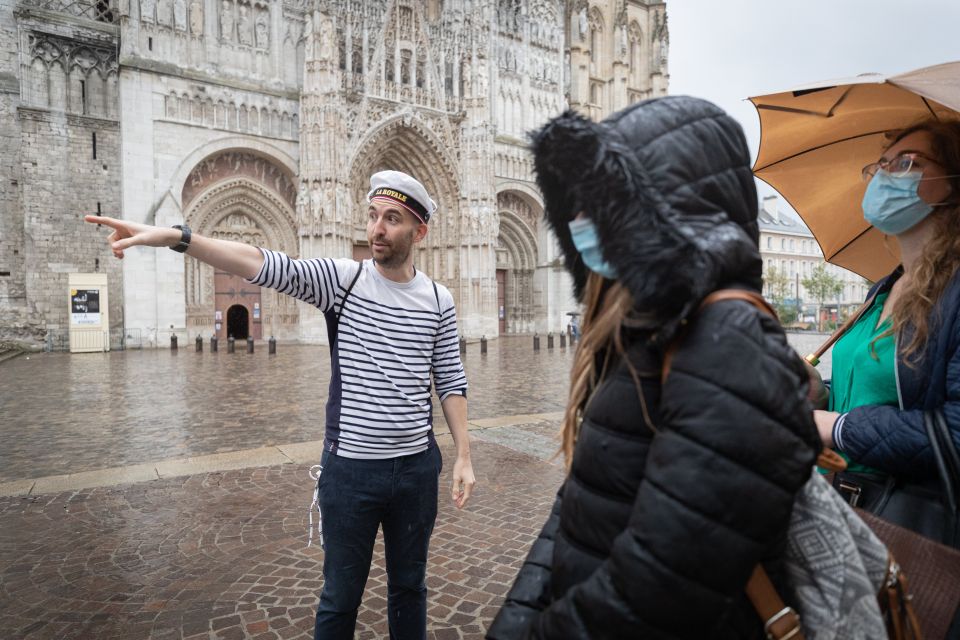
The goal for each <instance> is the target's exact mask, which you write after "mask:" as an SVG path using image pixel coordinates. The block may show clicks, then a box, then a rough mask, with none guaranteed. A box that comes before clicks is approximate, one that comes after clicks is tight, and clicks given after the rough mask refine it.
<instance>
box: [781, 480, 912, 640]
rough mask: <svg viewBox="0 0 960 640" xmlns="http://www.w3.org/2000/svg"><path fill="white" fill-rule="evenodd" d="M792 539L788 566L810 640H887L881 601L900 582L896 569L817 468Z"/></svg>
mask: <svg viewBox="0 0 960 640" xmlns="http://www.w3.org/2000/svg"><path fill="white" fill-rule="evenodd" d="M788 538H789V543H788V547H787V556H786V567H787V571H788V574H789V576H790V587H791V588H792V589H793V592H794V598H793V600H794V602H796V603H797V609H798V613H799V614H800V624H801V627H802V628H803V633H804V636H805V637H806V638H807V640H810V639H816V640H845V639H847V638H851V639H852V638H863V639H869V640H874V639H876V638H886V637H887V628H886V624H885V621H884V614H883V613H881V611H880V605H879V602H878V600H877V596H878V594H880V593H881V590H882V589H884V587H885V586H886V585H885V582H886V581H887V580H888V579H890V578H893V579H896V577H897V568H896V565H895V564H893V565H892V567H891V557H890V553H889V551H888V550H887V547H886V546H885V545H884V544H883V542H881V541H880V539H879V538H878V537H877V536H876V535H875V534H874V533H873V531H872V530H871V529H870V527H868V526H867V524H866V523H865V522H864V521H863V520H862V519H861V518H860V516H858V515H857V514H856V512H855V511H854V510H853V509H852V508H851V507H850V505H849V504H847V503H846V502H845V501H844V500H843V498H842V497H841V496H840V494H839V493H837V492H836V491H835V490H834V489H833V487H831V486H830V485H829V484H828V483H827V481H826V480H824V478H823V476H822V475H820V474H819V473H818V472H817V471H816V469H814V471H813V475H812V477H811V478H810V480H809V481H808V482H807V484H806V485H804V487H803V489H802V490H801V491H800V493H799V494H798V495H797V499H796V501H795V502H794V506H793V514H792V515H791V517H790V528H789V531H788ZM888 569H892V570H893V571H892V573H893V575H891V576H888Z"/></svg>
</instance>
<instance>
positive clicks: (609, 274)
mask: <svg viewBox="0 0 960 640" xmlns="http://www.w3.org/2000/svg"><path fill="white" fill-rule="evenodd" d="M570 235H571V238H572V240H573V246H575V247H576V248H577V251H579V252H580V257H581V258H583V264H585V265H587V268H588V269H590V271H593V272H594V273H598V274H600V275H601V276H603V277H604V278H607V279H608V280H616V279H617V270H616V269H615V268H614V267H613V265H612V264H610V263H609V262H607V261H606V260H604V259H603V254H602V253H600V238H599V237H598V236H597V227H596V226H595V225H594V224H593V221H592V220H590V219H589V218H580V219H579V220H573V221H572V222H570Z"/></svg>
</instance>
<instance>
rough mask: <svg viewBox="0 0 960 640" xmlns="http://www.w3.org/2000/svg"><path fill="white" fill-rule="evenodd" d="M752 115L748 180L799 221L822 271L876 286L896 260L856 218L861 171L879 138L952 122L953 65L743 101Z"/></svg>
mask: <svg viewBox="0 0 960 640" xmlns="http://www.w3.org/2000/svg"><path fill="white" fill-rule="evenodd" d="M750 101H751V102H753V104H754V106H755V107H756V108H757V112H758V113H759V115H760V151H759V153H758V154H757V161H756V163H755V164H754V166H753V171H754V174H755V175H756V176H757V177H758V178H760V179H761V180H763V181H764V182H766V183H767V184H769V185H770V186H771V187H773V188H774V189H776V190H777V191H778V192H779V193H780V194H781V195H782V196H783V197H784V198H786V200H787V201H788V202H789V203H790V205H791V206H792V207H793V208H794V209H795V210H796V211H797V213H799V214H800V217H801V218H803V221H804V222H805V223H806V224H807V227H809V229H810V231H811V232H812V233H813V235H814V237H815V238H816V239H817V242H818V243H819V244H820V249H821V250H822V251H823V256H824V258H825V259H826V260H827V262H831V263H833V264H836V265H838V266H841V267H844V268H846V269H849V270H851V271H854V272H856V273H859V274H860V275H862V276H864V277H865V278H867V279H868V280H873V281H876V280H878V279H880V278H881V277H883V276H885V275H886V274H887V273H889V272H890V271H891V270H892V269H893V268H894V267H895V266H896V265H897V264H898V263H899V261H900V258H899V256H898V255H896V251H897V247H896V243H893V242H891V243H886V242H885V241H884V240H885V239H884V236H883V234H882V233H880V232H879V231H877V230H876V229H874V228H873V227H872V226H870V225H869V224H868V223H867V222H866V221H865V220H864V219H863V211H862V209H861V206H860V202H861V200H862V199H863V192H864V190H865V189H866V187H867V185H866V183H865V182H863V181H862V180H861V178H860V170H861V169H862V168H863V167H864V165H866V164H869V163H871V162H875V161H876V160H877V159H878V158H879V157H880V154H881V153H882V152H883V149H884V147H886V146H887V144H888V143H889V141H888V140H887V139H886V138H885V136H884V134H885V133H886V132H888V131H891V130H896V129H902V128H904V127H907V126H909V125H911V124H913V123H914V122H916V121H918V120H921V119H923V118H929V117H935V118H938V119H952V118H960V62H950V63H946V64H941V65H937V66H934V67H926V68H923V69H917V70H916V71H911V72H908V73H903V74H900V75H896V76H882V75H878V74H866V75H862V76H857V77H855V78H848V79H845V80H835V81H831V82H820V83H817V84H813V85H808V86H804V87H799V88H796V89H793V90H790V91H784V92H781V93H773V94H769V95H765V96H758V97H755V98H750Z"/></svg>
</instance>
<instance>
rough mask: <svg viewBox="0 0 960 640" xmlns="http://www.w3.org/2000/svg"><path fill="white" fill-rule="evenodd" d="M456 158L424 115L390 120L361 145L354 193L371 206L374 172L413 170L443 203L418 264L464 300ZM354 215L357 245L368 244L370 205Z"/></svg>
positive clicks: (354, 173) (352, 186)
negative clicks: (428, 126)
mask: <svg viewBox="0 0 960 640" xmlns="http://www.w3.org/2000/svg"><path fill="white" fill-rule="evenodd" d="M456 166H457V163H456V160H455V159H454V158H452V157H451V156H450V154H449V153H448V152H447V150H446V148H445V147H444V145H442V144H441V143H440V142H439V141H438V140H437V139H436V136H435V135H434V134H433V133H432V132H431V131H430V130H429V129H428V128H427V127H426V124H425V123H424V122H423V121H421V120H420V119H419V118H410V117H403V116H398V117H395V118H392V119H390V120H388V121H387V122H386V123H384V124H382V125H381V126H379V127H378V128H376V129H375V130H374V131H372V132H371V133H370V134H369V135H368V136H367V137H366V139H365V140H364V141H363V142H362V143H361V144H360V145H359V146H358V148H357V152H356V153H355V155H354V159H353V160H352V163H351V170H350V191H351V195H352V198H353V202H356V203H358V205H365V203H366V196H367V192H368V191H369V190H370V176H371V175H373V174H374V173H376V172H377V171H383V170H385V169H393V170H396V171H403V172H404V173H408V174H410V175H412V176H413V177H415V178H416V179H417V180H419V181H420V182H421V183H423V185H424V187H426V189H427V192H428V193H430V195H431V196H432V197H433V199H434V200H435V201H436V202H437V213H436V216H435V217H434V218H433V219H432V220H431V221H430V232H429V233H428V234H427V237H426V238H425V239H424V241H423V242H421V243H420V244H419V245H418V246H417V249H416V250H415V251H416V253H415V255H414V262H415V263H416V265H417V267H418V268H420V269H422V270H423V271H425V272H426V273H427V274H429V275H430V276H431V277H432V278H434V279H435V280H437V281H438V282H441V283H443V284H444V285H445V286H447V288H449V289H450V292H451V293H452V294H453V296H454V300H455V302H459V286H457V285H458V284H459V279H460V238H461V230H460V223H461V220H460V187H459V183H458V180H457V177H456V175H455V174H454V173H453V168H455V167H456ZM355 209H356V210H355V212H354V215H355V216H356V217H355V218H354V222H355V229H356V235H355V236H354V246H355V253H356V252H357V249H356V247H357V245H360V246H365V245H366V207H365V206H357V207H356V208H355Z"/></svg>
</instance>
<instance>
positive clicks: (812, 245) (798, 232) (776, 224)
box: [759, 196, 870, 318]
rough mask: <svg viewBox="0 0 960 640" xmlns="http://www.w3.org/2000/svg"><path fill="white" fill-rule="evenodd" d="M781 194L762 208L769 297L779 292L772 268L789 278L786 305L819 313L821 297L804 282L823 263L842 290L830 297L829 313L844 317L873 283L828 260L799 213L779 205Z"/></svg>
mask: <svg viewBox="0 0 960 640" xmlns="http://www.w3.org/2000/svg"><path fill="white" fill-rule="evenodd" d="M777 205H778V198H777V196H767V197H765V198H764V199H763V202H762V203H761V207H760V216H759V220H760V256H761V257H762V258H763V275H764V290H763V295H764V296H766V297H767V299H770V300H774V299H775V298H776V297H777V293H776V292H775V291H773V290H772V288H771V285H770V282H769V277H768V276H769V275H770V273H771V270H772V269H776V271H777V272H778V273H779V274H783V275H785V276H786V277H787V287H786V295H785V298H784V300H783V301H780V302H782V304H784V305H785V306H799V307H801V308H802V309H803V312H802V314H801V315H802V316H803V317H806V318H811V317H813V316H815V314H816V313H817V312H818V309H817V306H818V303H817V300H816V299H815V298H814V296H813V295H811V294H810V292H808V291H807V289H806V287H804V285H803V280H804V279H808V278H810V276H811V275H812V273H813V271H814V269H815V268H816V267H817V266H819V265H824V266H825V267H826V270H827V273H829V274H830V275H832V276H834V277H835V278H838V279H839V280H840V281H841V283H842V290H841V293H840V295H839V296H838V297H837V298H836V299H831V300H826V301H825V303H824V307H825V309H824V310H823V311H824V313H825V314H829V313H833V314H836V313H837V312H838V311H839V315H841V316H843V315H844V313H845V312H848V311H849V310H850V309H854V308H859V307H860V305H861V304H863V301H864V300H865V299H866V296H867V291H868V290H869V289H870V283H869V282H867V281H866V280H865V279H864V278H862V277H861V276H859V275H857V274H855V273H853V272H851V271H847V270H846V269H841V268H840V267H837V266H835V265H832V264H829V263H826V262H824V259H823V253H822V252H821V251H820V245H818V244H817V241H816V240H815V239H814V237H813V234H812V233H810V231H809V229H807V227H806V226H805V225H804V224H803V222H802V221H801V220H800V219H799V218H798V217H797V216H796V214H794V213H792V212H787V211H781V210H780V209H779V208H778V206H777Z"/></svg>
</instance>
